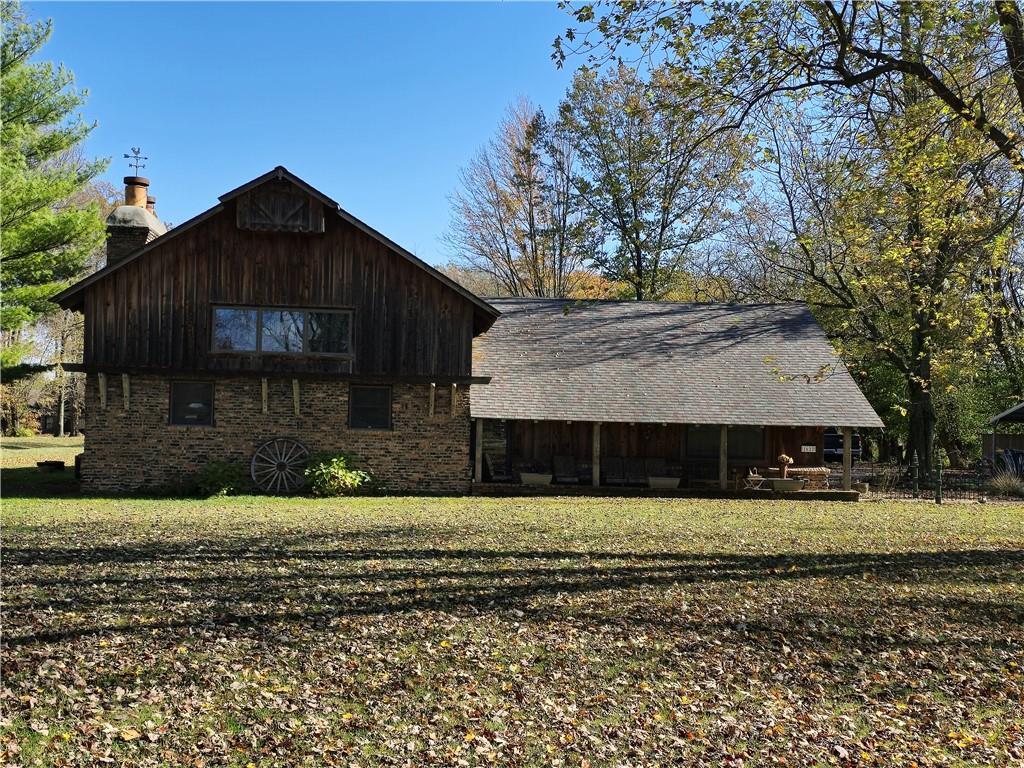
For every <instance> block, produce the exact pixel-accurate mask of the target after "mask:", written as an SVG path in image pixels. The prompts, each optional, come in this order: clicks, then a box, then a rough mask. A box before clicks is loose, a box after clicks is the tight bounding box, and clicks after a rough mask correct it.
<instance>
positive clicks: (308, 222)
mask: <svg viewBox="0 0 1024 768" xmlns="http://www.w3.org/2000/svg"><path fill="white" fill-rule="evenodd" d="M238 228H239V229H252V230H257V231H261V232H311V233H321V232H323V231H324V206H323V203H321V202H320V201H319V200H317V199H316V198H315V197H314V196H313V195H310V194H309V193H307V192H304V191H303V190H301V189H299V188H298V187H297V186H295V185H294V184H292V183H290V182H288V181H283V180H282V181H268V182H266V183H265V184H261V185H260V186H258V187H256V188H255V189H251V190H249V191H248V192H245V193H244V194H242V195H240V196H239V198H238Z"/></svg>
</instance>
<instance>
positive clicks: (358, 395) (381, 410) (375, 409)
mask: <svg viewBox="0 0 1024 768" xmlns="http://www.w3.org/2000/svg"><path fill="white" fill-rule="evenodd" d="M348 425H349V427H351V428H352V429H391V387H364V386H355V385H353V386H350V387H349V390H348Z"/></svg>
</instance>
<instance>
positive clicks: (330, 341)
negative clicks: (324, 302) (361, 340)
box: [306, 312, 351, 355]
mask: <svg viewBox="0 0 1024 768" xmlns="http://www.w3.org/2000/svg"><path fill="white" fill-rule="evenodd" d="M350 319H351V315H350V314H349V313H348V312H310V313H309V314H308V315H306V322H307V324H308V326H309V351H310V352H314V353H327V354H335V355H344V354H348V353H349V352H350V351H351V350H350V349H349V326H350V323H349V320H350Z"/></svg>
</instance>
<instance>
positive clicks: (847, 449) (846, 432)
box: [843, 427, 853, 491]
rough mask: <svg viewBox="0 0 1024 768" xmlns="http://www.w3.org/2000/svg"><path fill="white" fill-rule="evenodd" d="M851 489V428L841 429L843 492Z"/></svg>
mask: <svg viewBox="0 0 1024 768" xmlns="http://www.w3.org/2000/svg"><path fill="white" fill-rule="evenodd" d="M852 487H853V427H843V490H844V491H848V490H850V488H852Z"/></svg>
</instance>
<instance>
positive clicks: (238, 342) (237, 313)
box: [213, 307, 258, 352]
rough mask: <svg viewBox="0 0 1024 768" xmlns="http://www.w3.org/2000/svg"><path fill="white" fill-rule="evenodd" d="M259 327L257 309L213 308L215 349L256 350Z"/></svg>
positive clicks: (221, 350)
mask: <svg viewBox="0 0 1024 768" xmlns="http://www.w3.org/2000/svg"><path fill="white" fill-rule="evenodd" d="M257 327H258V317H257V313H256V310H255V309H234V308H231V307H217V308H216V309H214V310H213V349H214V351H216V352H255V351H256V329H257Z"/></svg>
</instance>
